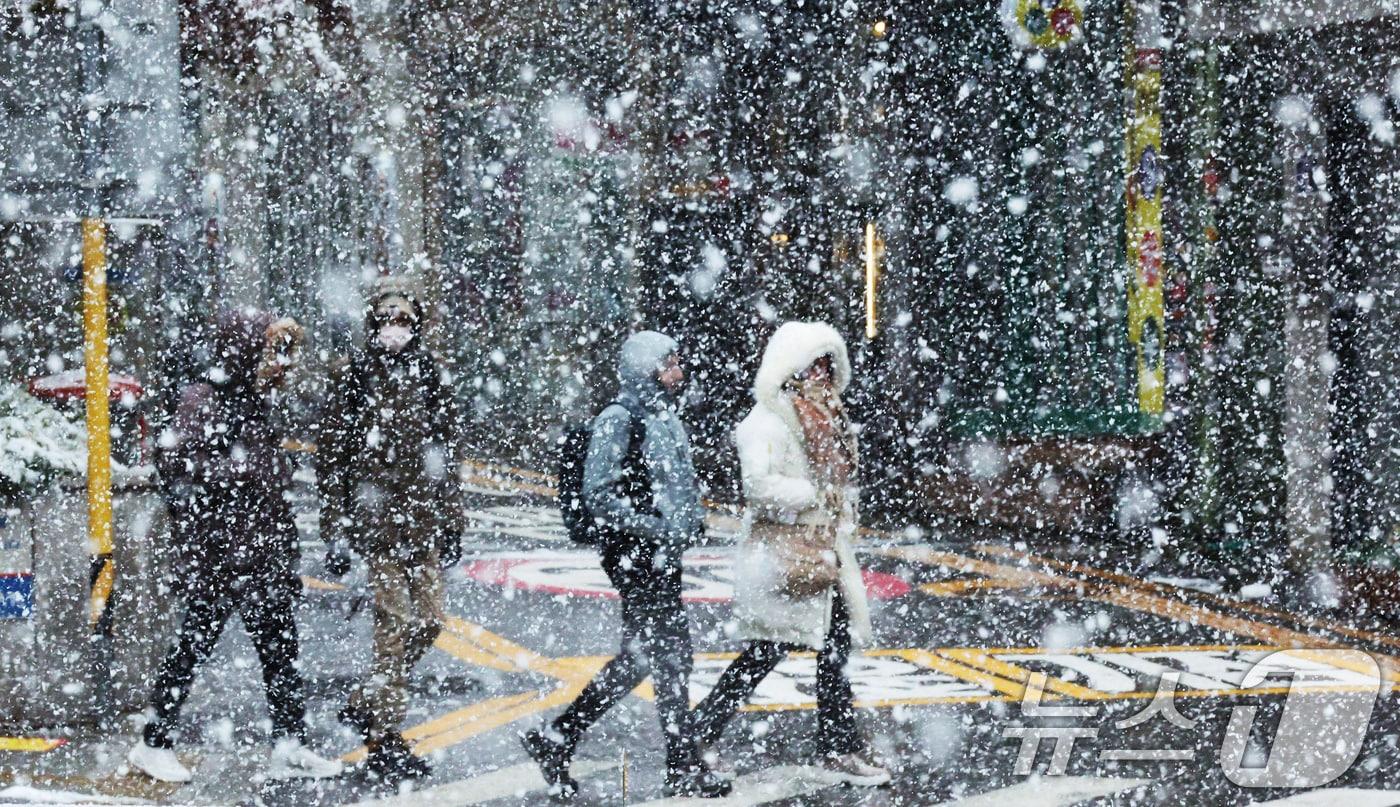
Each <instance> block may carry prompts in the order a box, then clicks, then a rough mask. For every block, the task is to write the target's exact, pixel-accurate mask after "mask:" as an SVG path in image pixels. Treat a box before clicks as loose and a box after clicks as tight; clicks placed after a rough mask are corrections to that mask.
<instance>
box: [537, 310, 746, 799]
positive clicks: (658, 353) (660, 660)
mask: <svg viewBox="0 0 1400 807" xmlns="http://www.w3.org/2000/svg"><path fill="white" fill-rule="evenodd" d="M618 376H619V378H620V382H621V389H620V391H619V394H618V398H617V401H616V402H615V403H613V404H611V405H610V406H608V407H607V408H606V409H604V410H603V411H602V412H601V413H600V414H599V415H598V417H597V418H596V419H595V420H594V422H593V425H592V429H591V437H590V439H589V441H588V448H587V456H586V459H585V461H584V469H583V502H584V504H585V506H586V507H587V509H588V512H589V514H590V515H591V517H592V520H593V522H594V524H595V525H596V528H597V529H598V531H599V538H598V544H599V549H600V550H601V553H602V564H603V570H604V571H605V572H606V573H607V575H608V579H609V580H610V581H611V582H612V584H613V586H614V587H615V588H616V589H617V592H618V594H619V596H620V597H621V600H622V648H621V650H620V651H619V652H618V654H617V655H616V656H615V657H613V659H612V660H611V661H609V662H608V663H607V665H606V666H604V667H603V669H602V670H601V671H600V672H599V673H598V674H597V675H596V676H594V678H593V680H592V681H590V682H589V683H588V685H587V686H586V687H584V689H583V692H581V693H580V694H579V696H578V698H577V699H575V700H574V702H573V703H572V704H570V705H569V707H568V708H567V709H566V710H565V711H564V713H563V714H561V715H560V716H559V717H557V718H555V719H554V721H553V722H552V723H550V724H549V725H548V726H546V727H544V728H542V729H539V730H532V731H529V732H527V733H526V734H525V735H524V736H523V737H522V738H521V739H522V742H523V744H524V746H525V750H526V752H527V753H529V755H530V756H531V757H532V758H533V759H534V760H535V761H536V762H537V763H538V764H539V766H540V769H541V771H542V772H543V774H544V778H545V781H546V782H548V783H549V785H550V788H551V792H552V793H553V795H555V796H559V797H564V798H570V797H572V796H574V795H575V794H576V793H577V792H578V784H577V783H576V782H575V781H574V779H573V778H572V777H570V776H569V764H570V761H571V760H572V758H573V754H574V749H575V748H576V747H577V745H578V742H579V740H580V739H582V737H583V733H584V731H586V730H587V729H588V727H589V726H591V725H592V724H593V723H594V722H596V721H597V720H598V719H599V718H600V717H602V716H603V714H604V713H605V712H607V711H608V710H609V709H611V708H612V707H613V706H614V705H616V704H617V702H618V701H620V700H622V698H624V697H626V695H627V693H629V692H631V691H632V690H633V689H635V688H636V687H637V685H639V684H641V683H642V681H644V680H645V679H646V677H647V675H648V674H650V675H651V679H652V685H653V688H654V689H655V691H656V709H657V712H658V713H659V716H660V718H661V730H662V736H663V737H664V738H665V743H666V778H665V790H666V794H667V795H668V796H669V795H679V796H701V797H706V798H713V797H719V796H724V795H727V794H728V793H729V790H730V785H729V783H728V782H726V781H723V780H722V779H720V778H719V777H717V776H716V775H715V774H713V773H712V772H710V771H709V770H708V769H706V767H705V766H704V764H703V763H702V762H701V761H700V759H699V756H698V754H697V753H696V748H695V744H694V742H693V741H692V739H691V737H690V736H689V734H688V732H687V730H686V727H687V724H688V721H689V711H690V696H689V689H688V687H689V677H690V670H691V664H692V661H693V659H692V654H691V642H690V624H689V622H688V621H687V618H686V613H685V605H684V603H683V602H682V601H681V555H682V554H683V553H684V552H685V550H686V548H687V547H688V546H690V544H691V542H692V541H693V540H694V539H695V537H696V536H697V535H699V534H700V533H701V532H702V531H703V529H704V511H703V509H702V505H701V502H700V488H699V482H698V481H697V479H696V476H695V467H694V464H693V462H692V460H691V452H690V437H689V435H688V434H687V433H686V429H685V425H684V424H683V423H682V422H681V419H680V417H679V416H678V415H677V413H676V406H677V400H678V393H679V392H680V390H681V387H682V385H683V383H684V381H685V374H684V372H683V371H682V369H681V366H680V356H679V354H678V346H677V344H676V342H675V340H673V339H671V338H670V337H669V336H665V335H664V334H660V333H657V332H655V331H642V332H640V333H636V334H633V335H632V336H630V337H628V339H627V341H626V342H625V343H624V344H623V346H622V351H621V356H620V359H619V367H618Z"/></svg>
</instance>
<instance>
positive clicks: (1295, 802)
mask: <svg viewBox="0 0 1400 807" xmlns="http://www.w3.org/2000/svg"><path fill="white" fill-rule="evenodd" d="M1337 804H1345V805H1347V807H1396V805H1400V792H1396V791H1394V790H1367V789H1365V788H1358V787H1338V788H1326V789H1323V790H1309V791H1307V792H1304V793H1296V794H1294V795H1292V796H1285V797H1284V798H1281V799H1274V800H1273V801H1259V802H1255V807H1265V805H1268V806H1269V807H1334V805H1337Z"/></svg>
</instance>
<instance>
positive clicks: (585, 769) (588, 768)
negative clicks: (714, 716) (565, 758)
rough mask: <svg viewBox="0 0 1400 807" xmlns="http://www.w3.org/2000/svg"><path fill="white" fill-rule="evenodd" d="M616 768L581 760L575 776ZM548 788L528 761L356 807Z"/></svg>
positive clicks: (425, 804) (435, 802)
mask: <svg viewBox="0 0 1400 807" xmlns="http://www.w3.org/2000/svg"><path fill="white" fill-rule="evenodd" d="M616 767H617V763H616V762H603V761H595V760H584V759H581V760H578V761H577V762H575V763H574V765H573V768H572V769H571V773H572V774H573V776H574V778H576V779H586V778H588V777H592V776H597V775H599V774H601V773H605V772H607V771H610V770H613V769H614V768H616ZM545 788H546V785H545V782H544V778H543V777H542V776H540V769H539V768H538V767H537V766H536V765H535V764H534V763H532V762H524V763H521V764H519V765H512V766H510V767H509V768H501V769H499V770H494V771H491V772H490V773H484V774H482V775H480V776H473V777H472V778H470V779H463V780H461V781H460V782H452V783H451V784H446V785H438V786H436V787H429V788H425V789H423V790H418V791H415V792H413V793H405V794H403V795H401V796H390V797H389V798H386V799H377V800H372V801H361V802H356V804H355V805H352V807H358V806H359V805H373V806H374V807H457V805H468V804H485V803H486V802H488V801H495V800H496V799H504V798H507V797H509V796H523V795H525V794H527V793H538V792H541V791H543V790H545Z"/></svg>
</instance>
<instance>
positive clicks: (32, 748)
mask: <svg viewBox="0 0 1400 807" xmlns="http://www.w3.org/2000/svg"><path fill="white" fill-rule="evenodd" d="M67 742H68V741H67V740H65V739H62V738H58V739H55V738H52V737H0V751H14V752H18V753H22V754H42V753H44V752H45V751H52V750H54V749H55V748H58V747H59V746H61V745H64V744H66V743H67Z"/></svg>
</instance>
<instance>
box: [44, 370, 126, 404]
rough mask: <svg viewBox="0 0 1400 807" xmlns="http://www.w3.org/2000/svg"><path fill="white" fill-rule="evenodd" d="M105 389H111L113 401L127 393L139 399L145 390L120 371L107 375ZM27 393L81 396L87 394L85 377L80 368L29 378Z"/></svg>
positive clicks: (57, 398) (53, 397)
mask: <svg viewBox="0 0 1400 807" xmlns="http://www.w3.org/2000/svg"><path fill="white" fill-rule="evenodd" d="M107 389H108V390H110V391H111V395H112V400H114V401H115V400H120V399H122V398H125V397H126V396H128V395H130V396H131V397H132V398H135V399H139V398H140V397H141V396H142V394H144V393H145V390H143V389H142V388H141V383H140V382H139V381H137V380H136V378H135V377H134V376H129V375H123V374H121V373H111V374H110V375H108V376H107ZM29 394H30V395H33V396H34V397H36V398H48V399H50V400H55V401H67V400H72V399H74V398H82V397H83V396H85V395H86V394H87V378H86V375H85V374H84V372H83V370H82V368H77V369H73V370H65V371H63V372H61V373H55V374H53V375H46V376H41V377H39V378H31V379H29Z"/></svg>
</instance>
